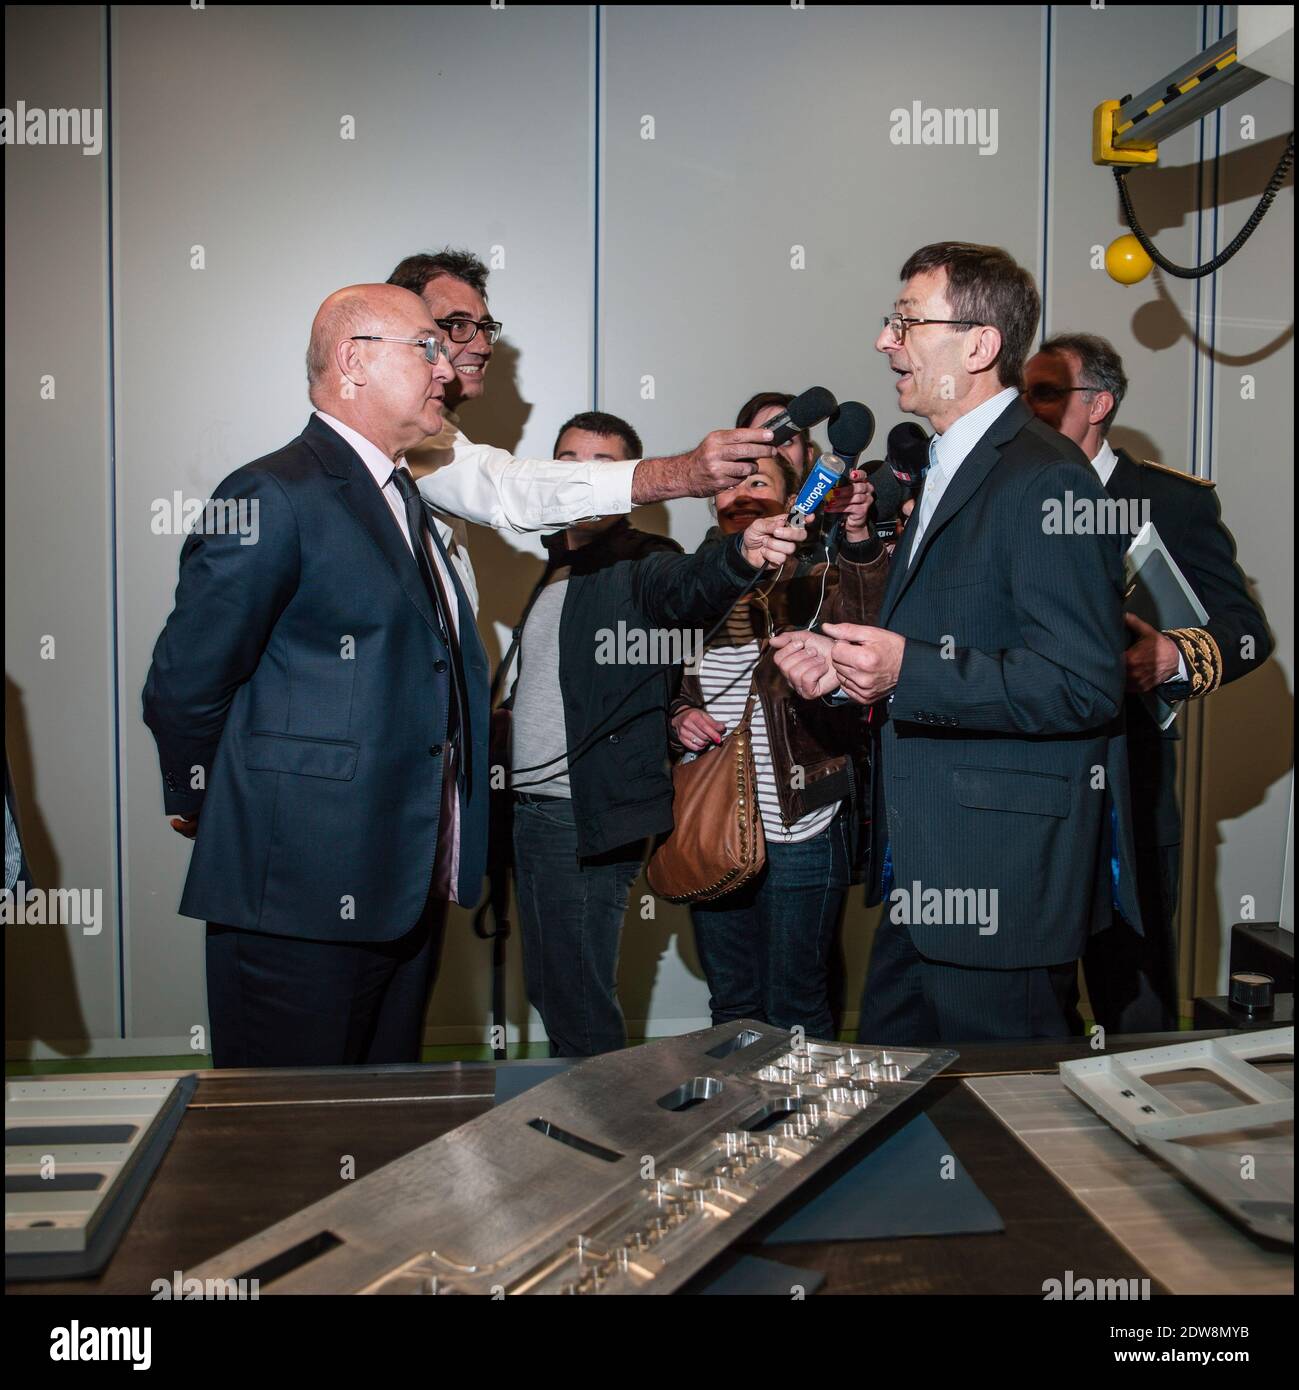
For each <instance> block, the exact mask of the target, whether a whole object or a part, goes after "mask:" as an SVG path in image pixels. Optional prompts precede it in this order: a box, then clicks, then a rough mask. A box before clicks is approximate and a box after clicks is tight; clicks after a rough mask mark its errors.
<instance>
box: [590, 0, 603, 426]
mask: <svg viewBox="0 0 1299 1390" xmlns="http://www.w3.org/2000/svg"><path fill="white" fill-rule="evenodd" d="M594 8H595V30H594V36H595V54H594V56H595V82H594V91H593V97H594V106H593V112H592V115H593V118H594V119H593V120H592V123H591V124H592V142H591V151H592V165H591V168H592V175H593V183H592V192H593V196H592V199H591V409H592V410H599V409H600V156H601V150H600V121H601V119H602V117H603V113H604V103H603V101H602V100H601V90H600V84H601V82H602V81H603V80H604V74H603V66H602V64H601V61H600V47H601V43H602V40H603V25H602V23H601V21H602V19H603V9H604V6H603V5H596V6H595V7H594Z"/></svg>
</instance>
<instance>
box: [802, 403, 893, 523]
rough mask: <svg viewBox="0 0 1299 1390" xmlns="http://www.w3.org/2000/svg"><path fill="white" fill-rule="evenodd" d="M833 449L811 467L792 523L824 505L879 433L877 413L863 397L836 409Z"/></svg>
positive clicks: (832, 433) (831, 437)
mask: <svg viewBox="0 0 1299 1390" xmlns="http://www.w3.org/2000/svg"><path fill="white" fill-rule="evenodd" d="M828 433H829V437H830V449H831V452H830V453H828V454H822V455H821V457H820V458H819V459H817V461H816V462H815V463H814V464H813V465H812V467H811V468H810V469H809V470H808V474H807V477H806V478H805V479H804V480H803V486H802V487H801V488H800V489H799V493H798V497H797V498H796V499H795V502H794V505H793V507H791V508H790V512H789V521H790V524H791V525H793V523H794V522H795V521H796V520H797V519H798V517H799V516H800V515H801V516H802V517H803V519H804V520H806V519H807V518H808V517H810V516H812V514H813V513H814V512H815V511H816V510H817V509H818V508H819V507H820V506H821V504H822V503H823V502H824V501H825V499H826V498H827V497H828V496H829V495H830V493H831V492H833V491H834V489H835V488H836V487H837V486H838V485H839V484H840V483H841V482H842V481H843V475H844V473H845V472H847V471H848V469H850V468H852V467H854V466H855V465H856V463H857V459H858V457H859V456H860V455H861V454H862V453H863V452H864V451H865V449H866V447H867V446H868V445H869V444H870V442H871V439H872V438H873V437H874V434H875V417H874V415H872V414H871V412H870V410H869V409H868V408H867V407H866V406H864V405H862V403H861V402H860V401H845V402H844V403H843V404H842V405H841V406H840V407H839V408H838V410H836V411H835V414H834V418H833V419H832V420H831V421H830V428H829V431H828Z"/></svg>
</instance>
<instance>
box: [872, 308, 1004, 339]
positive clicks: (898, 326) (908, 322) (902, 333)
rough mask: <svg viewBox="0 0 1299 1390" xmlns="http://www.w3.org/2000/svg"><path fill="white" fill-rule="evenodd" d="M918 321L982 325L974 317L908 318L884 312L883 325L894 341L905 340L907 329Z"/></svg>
mask: <svg viewBox="0 0 1299 1390" xmlns="http://www.w3.org/2000/svg"><path fill="white" fill-rule="evenodd" d="M918 323H945V324H948V325H949V326H950V327H952V328H982V327H983V325H982V324H981V323H979V322H978V321H977V320H975V319H909V318H907V316H906V315H905V314H885V315H884V327H885V328H888V329H891V330H892V332H893V341H894V342H895V343H901V342H905V340H906V336H907V329H908V328H914V327H915V326H916V325H917V324H918Z"/></svg>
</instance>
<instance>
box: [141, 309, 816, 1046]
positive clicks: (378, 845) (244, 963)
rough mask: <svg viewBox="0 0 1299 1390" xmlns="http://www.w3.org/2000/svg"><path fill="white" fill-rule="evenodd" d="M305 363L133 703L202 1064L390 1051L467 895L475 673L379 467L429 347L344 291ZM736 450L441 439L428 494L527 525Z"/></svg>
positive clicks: (435, 355) (410, 518) (217, 515)
mask: <svg viewBox="0 0 1299 1390" xmlns="http://www.w3.org/2000/svg"><path fill="white" fill-rule="evenodd" d="M307 375H308V381H309V385H310V396H311V401H312V404H313V405H314V406H315V407H316V410H315V413H314V414H313V415H312V417H311V419H310V420H309V421H308V422H307V426H306V428H305V429H304V430H303V431H302V433H301V434H300V435H299V436H298V438H297V439H295V440H294V441H293V442H292V443H290V444H288V445H286V446H285V447H284V448H282V449H280V450H278V451H276V452H275V453H273V454H268V455H267V456H266V457H265V458H262V459H258V460H257V461H256V462H254V463H250V464H248V465H247V466H246V467H244V468H241V469H239V470H237V471H236V472H235V473H232V474H231V475H230V476H229V477H228V478H227V479H226V480H225V481H224V482H223V483H222V484H221V485H220V487H219V488H218V489H217V491H216V495H215V498H214V503H213V507H212V516H211V520H210V521H209V519H208V516H207V515H206V514H205V518H204V523H203V525H201V526H200V527H199V528H197V529H196V530H195V531H194V532H193V533H192V534H191V535H190V536H189V537H188V538H187V539H186V541H185V544H184V547H183V549H182V551H181V562H180V582H179V584H178V587H177V590H176V604H175V608H174V609H173V611H172V613H171V615H170V617H169V618H168V619H167V624H166V626H165V628H164V629H163V632H162V635H161V636H160V637H159V638H158V642H157V645H156V646H155V648H154V653H153V665H152V667H151V668H150V671H149V676H148V680H147V682H146V684H145V690H144V717H145V722H146V723H147V724H148V726H149V728H150V729H151V730H152V731H153V733H154V737H155V739H156V740H157V744H158V751H159V756H160V761H161V764H162V772H163V783H164V787H165V794H164V805H165V809H166V811H167V813H168V814H169V815H171V816H174V817H175V818H176V819H174V820H173V821H172V825H173V826H174V827H175V828H176V829H177V830H179V831H181V833H183V834H187V835H189V836H191V837H194V838H195V845H194V853H193V858H192V860H191V863H190V871H189V877H188V879H187V880H186V883H185V891H184V895H183V897H182V900H181V908H180V910H181V912H182V913H184V914H185V915H187V916H191V917H198V918H201V919H203V920H206V922H207V924H208V928H207V983H208V1006H209V1014H210V1019H211V1025H212V1053H213V1061H214V1063H215V1065H217V1066H219V1067H228V1066H316V1065H329V1064H339V1063H358V1062H364V1063H383V1062H407V1061H418V1060H419V1042H420V1029H421V1024H422V1019H423V1013H424V1009H425V1007H426V1005H427V1002H428V994H429V989H430V986H431V980H432V974H433V971H434V969H435V968H436V962H437V955H438V948H439V946H440V923H441V914H440V911H439V908H440V905H441V904H443V903H445V902H447V901H452V902H455V901H458V902H462V903H466V904H472V903H474V902H476V901H477V899H478V896H479V892H480V890H481V887H482V878H483V871H484V859H485V850H486V835H487V800H488V788H489V781H490V769H489V767H488V750H487V729H488V717H489V710H488V704H489V701H488V671H487V660H486V656H485V654H484V652H483V649H482V646H481V644H480V642H479V640H478V635H477V632H476V631H475V629H474V618H473V612H472V609H471V607H470V604H469V602H468V599H467V598H466V595H465V592H464V589H463V587H462V585H461V583H460V580H459V578H458V576H457V573H456V570H455V567H454V566H452V565H450V564H449V563H448V561H447V556H446V552H445V550H444V549H443V547H442V543H441V541H440V539H439V537H438V532H437V530H436V528H433V527H430V525H429V514H428V512H427V510H426V507H425V504H424V503H423V501H422V500H421V498H420V494H419V492H418V490H417V488H416V485H415V482H414V480H413V479H412V477H411V476H410V473H409V470H408V469H407V468H406V467H405V458H404V453H405V450H406V449H408V448H411V447H412V446H414V445H415V444H417V443H419V441H421V440H423V439H426V438H428V436H430V435H436V434H437V433H438V432H439V431H440V429H441V428H442V408H443V406H442V402H443V392H444V390H445V387H446V383H447V382H449V381H450V380H451V378H452V377H453V375H454V371H453V369H452V368H451V366H450V365H449V363H448V360H447V356H446V346H445V343H444V340H443V337H442V335H441V334H440V332H439V330H438V329H437V327H436V326H435V324H434V323H433V320H432V317H431V315H430V313H429V310H428V308H427V306H426V305H425V304H424V303H423V301H422V300H421V299H420V298H419V296H418V295H415V294H412V293H411V292H410V291H409V290H405V289H400V288H398V287H397V286H393V285H357V286H352V287H351V288H349V289H345V290H340V291H338V292H337V293H336V294H333V295H331V296H330V297H329V298H328V299H327V300H326V301H325V303H324V304H323V305H322V306H321V308H320V310H319V312H318V313H317V315H316V318H315V321H314V323H313V325H312V331H311V341H310V346H309V348H308V352H307ZM755 445H756V447H755ZM737 452H738V453H741V454H743V453H747V454H748V455H749V456H752V455H753V454H754V453H755V452H756V453H758V454H762V453H768V452H770V450H769V449H768V448H766V447H764V446H763V444H762V442H761V436H760V434H759V433H758V432H754V431H747V432H746V431H720V432H718V433H717V434H716V435H713V436H709V438H708V439H707V440H705V442H704V444H702V445H701V446H700V448H699V449H698V450H695V451H693V452H692V453H691V454H688V455H682V456H680V457H678V458H671V459H661V460H654V459H645V460H641V461H639V462H638V463H633V464H629V465H621V466H620V467H621V468H622V473H623V476H621V477H620V479H616V480H615V483H614V485H613V486H612V487H609V486H607V485H606V484H603V483H602V482H601V480H599V479H597V478H595V477H594V475H593V473H592V468H591V465H585V464H575V463H571V462H555V461H546V460H519V459H513V458H511V457H510V456H509V455H508V454H506V453H505V452H504V451H503V450H499V449H497V450H486V449H476V446H473V445H471V444H469V443H468V442H467V441H466V442H465V444H464V457H463V458H462V457H460V450H459V449H457V457H456V459H455V460H454V461H453V462H452V463H451V464H450V465H449V466H448V468H447V469H446V470H444V473H443V475H441V478H440V487H441V489H442V494H443V495H444V496H445V499H446V503H447V505H449V506H452V507H458V508H462V509H463V512H464V514H465V515H467V516H469V517H470V518H471V519H474V520H479V521H486V522H496V523H498V524H508V525H513V526H515V527H516V528H517V529H521V530H526V529H529V528H536V529H540V528H541V527H543V526H546V525H550V524H552V523H553V517H554V513H555V511H556V509H557V508H558V510H559V511H560V512H561V513H563V514H564V515H565V516H566V518H567V519H568V520H573V521H576V520H581V519H584V518H585V517H586V516H587V515H589V513H590V510H591V508H592V503H593V502H594V501H596V499H597V498H599V497H600V496H601V495H603V497H604V499H605V500H606V501H608V502H610V503H612V504H614V507H615V509H622V510H625V509H626V507H627V506H628V505H629V504H630V501H632V500H635V501H643V500H648V499H649V498H652V497H653V496H654V495H655V493H657V494H658V495H665V496H678V495H682V494H684V493H688V492H691V491H692V490H698V491H700V492H701V493H708V492H712V491H716V489H717V488H718V487H720V486H725V485H726V484H725V477H726V475H727V474H728V473H730V472H734V471H738V472H739V473H740V474H741V475H742V476H747V474H748V473H749V472H750V471H751V470H752V467H753V465H752V464H751V463H749V462H747V461H743V460H741V461H735V460H733V459H732V457H731V455H732V454H734V453H737ZM584 470H585V471H584ZM715 475H716V478H715V480H714V477H715ZM602 486H603V487H605V489H606V490H605V492H604V493H603V494H601V493H600V492H599V488H600V487H602ZM619 488H621V495H620V494H619ZM557 493H558V494H560V496H559V499H558V500H557V498H556V494H557ZM232 514H234V515H238V517H239V518H240V520H241V521H245V520H246V521H247V522H249V523H250V524H248V525H239V526H226V525H222V524H219V523H220V522H221V520H222V518H224V517H227V516H229V515H232ZM773 544H775V543H774V542H773ZM790 548H792V547H791V546H786V551H787V550H788V549H790ZM773 553H774V552H773ZM756 563H757V562H755V564H756ZM749 572H750V573H751V572H752V571H751V570H750V571H749ZM743 583H744V580H743V579H742V578H741V579H737V580H735V581H734V587H735V592H736V593H737V594H738V592H739V590H740V588H741V587H742V586H743Z"/></svg>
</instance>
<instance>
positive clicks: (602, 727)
mask: <svg viewBox="0 0 1299 1390" xmlns="http://www.w3.org/2000/svg"><path fill="white" fill-rule="evenodd" d="M782 568H783V566H782ZM766 573H767V566H766V565H764V566H763V567H762V568H761V569H759V570H755V571H754V573H753V577H752V578H751V579H750V580H749V581H748V582H747V583H746V584H745V586H744V588H743V589H741V590H740V592H739V593H738V594H737V595H736V596H735V599H734V600H733V601H732V603H731V604H730V606H729V607H728V608H727V610H726V612H725V613H723V614H722V616H721V617H720V618H719V619H718V620H717V621H716V622H715V623H714V624H713V626H712V627H711V628H710V629H709V630H708V632H707V633H706V634H705V636H704V639H703V641H702V642H701V643H700V644H699V645H700V649H701V652H702V650H703V649H704V648H706V647H707V646H708V644H709V642H711V641H712V640H713V638H714V637H715V636H716V635H717V633H718V632H719V631H720V629H721V627H722V624H723V623H725V622H726V620H727V619H728V618H729V617H730V616H731V614H732V612H734V610H735V606H736V604H738V603H739V602H740V600H741V599H743V598H745V597H746V596H747V595H748V594H750V593H752V592H753V587H754V585H755V584H756V583H757V582H758V580H759V579H761V578H762V576H763V575H764V574H766ZM666 676H667V670H666V668H665V667H662V666H659V667H656V668H655V669H654V670H653V671H651V672H650V673H649V675H647V676H646V677H645V679H644V680H643V681H641V682H639V684H637V685H633V686H632V688H631V689H630V690H629V691H628V692H627V693H626V694H625V695H624V696H623V697H622V699H621V700H619V701H618V703H617V704H616V705H614V707H613V708H612V709H611V710H610V711H609V712H608V713H607V714H606V715H605V716H604V718H603V719H601V720H600V722H599V723H598V724H596V726H595V727H594V728H593V729H591V730H590V731H589V732H588V733H587V734H586V735H585V737H583V738H582V739H581V740H580V741H579V742H578V743H577V744H576V745H575V746H574V747H572V748H566V749H565V750H564V751H563V752H562V753H558V754H556V755H555V757H553V758H550V759H549V760H548V761H546V762H544V763H534V764H533V765H532V766H531V767H519V768H515V769H514V772H515V773H519V772H540V771H541V769H542V768H544V767H550V766H551V765H552V764H554V763H557V762H559V761H560V760H561V759H567V761H568V764H569V766H571V765H572V764H573V762H574V761H575V760H576V759H577V758H580V757H581V756H582V754H583V753H586V752H588V751H589V749H590V748H591V747H592V746H594V744H595V742H596V740H597V739H599V738H603V737H604V736H605V733H606V729H607V725H608V722H609V720H610V719H612V718H613V716H614V715H615V714H617V713H618V711H619V710H620V709H621V708H622V707H623V706H624V705H625V704H626V703H627V701H628V700H630V699H631V697H632V696H633V695H635V694H636V692H637V691H638V690H643V689H644V688H645V686H647V685H648V684H649V683H650V681H652V680H658V679H659V677H664V678H666ZM646 712H647V711H644V710H640V711H637V712H636V713H635V714H634V715H632V718H633V719H637V718H639V717H640V715H641V714H643V713H646ZM627 722H630V721H627ZM619 727H621V726H619ZM564 770H565V769H556V771H555V772H552V773H551V774H550V775H549V776H547V777H541V778H538V779H537V780H536V781H535V782H516V781H514V777H513V775H511V778H510V787H511V790H513V791H518V790H519V789H520V788H521V787H538V786H541V785H542V784H543V783H545V782H549V781H550V780H551V778H553V777H557V776H558V775H559V773H560V771H564Z"/></svg>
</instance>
